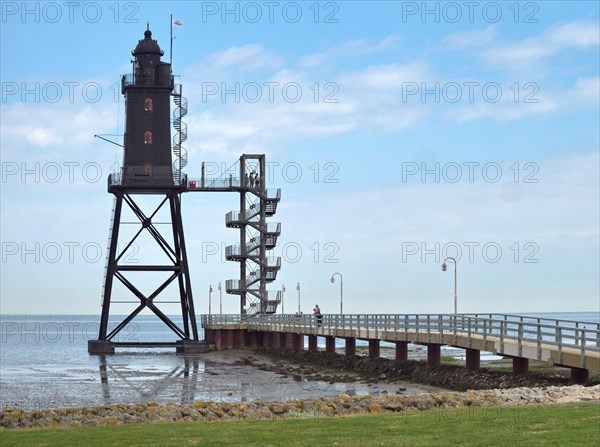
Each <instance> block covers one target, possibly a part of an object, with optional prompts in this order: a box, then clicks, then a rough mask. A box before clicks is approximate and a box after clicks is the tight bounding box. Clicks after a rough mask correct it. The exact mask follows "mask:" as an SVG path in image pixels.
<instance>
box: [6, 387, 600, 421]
mask: <svg viewBox="0 0 600 447" xmlns="http://www.w3.org/2000/svg"><path fill="white" fill-rule="evenodd" d="M585 401H596V402H599V401H600V385H595V386H592V387H584V386H582V385H572V386H564V387H561V386H549V387H535V388H527V387H521V388H511V389H487V390H468V391H466V392H455V391H448V392H441V393H428V394H420V395H417V396H411V397H404V396H402V395H401V391H398V394H396V395H392V396H370V395H367V396H349V395H347V394H341V395H339V396H337V397H322V398H314V399H303V400H297V401H274V402H264V401H262V400H260V399H257V400H255V401H252V402H238V403H231V402H212V401H209V402H205V401H197V402H194V403H193V404H184V405H179V404H174V403H168V404H165V405H158V404H156V403H155V402H148V403H142V404H118V405H111V406H97V407H83V408H67V409H51V410H37V411H23V410H21V409H19V408H15V407H4V408H2V410H0V428H1V429H15V428H59V427H80V426H105V425H122V424H147V423H161V422H162V423H164V422H175V421H179V422H195V421H197V422H200V421H219V420H249V419H282V418H289V419H292V418H317V417H330V416H341V415H350V414H364V413H393V412H402V411H415V410H418V411H422V410H429V409H445V408H457V409H463V408H464V409H469V408H473V407H480V406H489V405H500V406H515V405H536V404H537V405H539V404H553V403H568V402H585Z"/></svg>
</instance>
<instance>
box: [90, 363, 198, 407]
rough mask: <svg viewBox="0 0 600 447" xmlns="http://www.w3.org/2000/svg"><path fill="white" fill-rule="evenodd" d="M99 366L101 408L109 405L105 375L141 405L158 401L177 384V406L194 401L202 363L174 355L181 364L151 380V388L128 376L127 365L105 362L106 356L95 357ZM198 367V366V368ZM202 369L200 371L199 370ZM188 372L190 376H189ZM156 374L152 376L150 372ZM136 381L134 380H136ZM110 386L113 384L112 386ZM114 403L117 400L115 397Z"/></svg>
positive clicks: (129, 372)
mask: <svg viewBox="0 0 600 447" xmlns="http://www.w3.org/2000/svg"><path fill="white" fill-rule="evenodd" d="M113 357H116V355H115V356H113ZM98 358H99V361H100V364H99V366H98V368H99V371H100V384H101V387H102V396H103V398H104V403H105V405H110V404H111V403H112V402H111V393H110V388H111V387H110V386H109V380H108V378H109V376H110V377H111V379H112V380H113V382H120V383H121V384H126V385H127V387H128V388H130V389H132V390H134V391H135V393H136V394H137V396H138V399H136V400H140V401H143V402H149V401H153V400H161V398H162V397H164V394H165V390H166V389H167V388H172V387H173V386H177V385H178V384H180V386H181V403H182V404H188V403H193V402H194V401H195V399H196V388H197V383H198V378H199V375H200V372H201V369H202V370H204V364H203V363H204V362H201V360H200V358H199V357H195V356H177V357H176V358H178V359H183V365H177V366H175V367H173V368H172V369H171V371H168V372H166V373H165V375H164V376H163V377H161V378H160V379H159V380H158V381H156V380H152V381H151V384H152V386H151V387H148V386H147V385H146V384H147V383H148V381H147V380H143V378H142V380H139V379H140V377H136V375H132V373H131V371H130V370H129V368H128V367H127V366H125V367H122V366H119V364H116V363H115V364H111V362H110V361H109V360H108V359H109V357H107V356H106V355H100V356H98ZM201 364H202V365H201ZM201 366H202V368H201ZM190 373H191V374H190ZM154 374H156V373H154ZM136 379H137V380H136ZM113 387H114V385H113ZM116 399H117V401H119V397H117V396H116Z"/></svg>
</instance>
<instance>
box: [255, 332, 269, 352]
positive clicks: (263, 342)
mask: <svg viewBox="0 0 600 447" xmlns="http://www.w3.org/2000/svg"><path fill="white" fill-rule="evenodd" d="M256 344H257V345H258V347H259V348H266V347H267V334H266V333H265V332H262V331H261V332H257V333H256Z"/></svg>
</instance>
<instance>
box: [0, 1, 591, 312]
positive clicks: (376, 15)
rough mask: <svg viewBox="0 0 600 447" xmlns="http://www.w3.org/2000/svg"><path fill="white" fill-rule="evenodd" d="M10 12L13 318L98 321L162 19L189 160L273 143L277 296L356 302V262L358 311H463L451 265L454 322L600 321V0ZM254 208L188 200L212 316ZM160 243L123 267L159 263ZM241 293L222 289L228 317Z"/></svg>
mask: <svg viewBox="0 0 600 447" xmlns="http://www.w3.org/2000/svg"><path fill="white" fill-rule="evenodd" d="M1 12H2V18H1V23H0V26H1V31H0V58H1V60H0V65H1V67H0V77H1V86H2V98H1V104H0V112H1V115H0V118H1V123H0V130H1V132H0V133H1V136H0V145H1V168H2V179H1V183H0V187H1V222H0V223H1V228H0V232H1V241H2V260H1V265H0V267H1V278H0V282H1V289H0V292H1V297H0V312H1V313H2V314H14V313H21V314H45V313H51V314H98V313H99V312H100V299H101V295H102V282H103V277H104V271H105V257H106V244H107V235H108V229H109V224H110V219H111V210H112V203H113V197H112V196H111V195H110V194H108V192H107V190H106V178H107V176H108V175H109V173H110V172H114V171H115V170H117V169H118V168H119V166H120V163H121V162H122V157H123V154H122V149H121V148H119V147H118V146H115V145H112V144H110V143H107V142H106V141H103V140H101V139H98V138H94V135H95V134H100V135H104V136H105V138H108V139H111V140H113V141H117V142H122V134H123V128H124V116H125V115H124V114H125V108H124V100H123V97H122V95H121V94H120V77H121V75H122V74H124V73H129V72H130V71H131V59H132V56H131V51H132V50H133V48H134V47H135V45H136V44H137V42H138V40H139V39H142V38H143V33H144V31H145V29H146V26H147V24H149V27H150V29H151V31H152V37H153V38H154V39H156V40H157V41H158V43H159V45H160V46H161V48H162V49H163V50H165V55H164V56H163V60H167V61H168V58H169V47H170V45H169V42H170V23H171V21H170V16H171V15H172V16H173V19H174V20H175V19H176V20H178V21H180V22H182V23H183V25H182V26H176V27H175V28H173V36H174V39H173V52H172V60H173V71H174V73H175V75H176V82H178V83H181V84H182V85H183V95H184V96H185V97H186V98H187V100H188V104H189V114H188V115H187V116H186V117H185V118H184V121H185V122H186V123H187V125H188V135H189V137H188V141H187V142H186V143H185V146H186V148H187V150H188V154H189V162H188V166H187V167H186V169H185V172H186V173H187V174H188V176H189V177H190V178H193V177H199V176H200V169H201V164H202V162H205V166H206V169H207V173H209V174H210V175H213V176H218V175H221V174H223V173H224V172H225V170H226V169H227V167H229V166H232V165H234V164H235V163H236V161H237V160H238V159H239V157H240V155H241V154H244V153H246V154H256V153H258V154H266V158H267V164H268V174H269V175H268V178H267V181H268V187H269V188H281V195H282V199H281V203H280V204H279V208H278V211H277V214H276V215H275V216H274V217H273V218H272V219H270V220H271V221H275V222H281V223H282V234H281V237H280V239H279V245H278V246H277V247H276V248H275V250H274V253H273V256H281V257H282V269H281V271H280V272H279V275H278V277H277V281H275V282H274V283H272V284H270V286H269V289H270V290H279V289H280V288H281V287H282V286H283V285H285V288H286V292H285V294H284V310H285V311H286V312H293V311H295V310H296V309H297V307H298V301H299V300H300V306H301V309H302V310H303V311H304V312H305V313H306V312H310V311H311V309H312V307H313V306H314V304H315V303H319V304H320V307H321V309H322V311H323V312H324V313H336V312H339V310H340V283H339V280H338V279H339V278H338V277H336V282H335V283H334V284H332V283H331V282H330V278H331V275H332V274H333V273H335V272H338V273H340V274H341V275H342V277H343V302H344V312H345V313H450V312H452V311H453V294H454V275H453V269H454V265H453V264H452V262H451V261H449V265H448V267H449V268H448V270H447V271H446V272H443V271H442V269H441V264H442V262H443V261H444V259H445V258H446V257H452V258H455V259H456V260H457V263H456V268H457V287H458V311H459V312H465V313H467V312H468V313H474V312H479V313H491V312H510V313H519V312H567V311H600V305H599V299H600V298H599V297H600V285H599V283H600V280H599V271H600V260H599V252H600V250H599V248H600V247H599V245H600V244H599V227H600V222H599V220H600V208H599V203H600V197H599V195H600V191H599V188H600V187H599V184H600V179H599V171H600V162H599V152H600V142H599V140H600V138H599V137H600V135H599V134H600V129H599V126H600V124H599V123H600V116H599V115H600V112H599V103H600V77H599V67H600V48H599V45H600V26H599V4H598V2H593V1H590V2H586V1H582V2H560V1H553V2H426V3H424V2H401V1H368V2H366V1H339V2H327V1H324V2H314V1H310V2H285V1H284V2H225V3H224V2H177V1H174V2H48V3H44V2H13V1H3V2H1ZM144 200H146V201H147V202H148V205H151V202H152V201H153V198H152V197H147V198H145V199H144ZM238 201H239V199H238V197H237V195H236V194H234V193H218V194H217V193H198V192H194V193H186V194H184V195H183V198H182V202H183V219H184V227H185V234H186V242H187V246H188V252H189V261H190V272H191V278H192V290H193V293H194V299H195V303H196V310H197V313H207V311H208V298H209V292H208V291H209V287H210V286H212V287H213V290H214V292H213V294H212V300H213V301H212V304H213V312H215V307H214V306H216V305H217V303H218V299H219V296H218V291H217V285H218V283H219V282H222V283H223V284H224V281H225V280H227V279H234V278H237V274H238V265H237V264H236V263H234V262H226V261H225V259H224V248H225V246H226V245H230V244H234V243H235V242H236V240H237V238H238V233H237V232H236V231H235V230H232V229H227V228H225V219H224V215H225V214H226V213H227V212H229V211H231V210H235V209H236V208H237V206H238ZM134 228H135V226H134V225H129V227H128V229H130V231H133V229H134ZM125 242H126V241H120V243H125ZM145 242H148V239H143V238H142V239H140V241H139V246H136V247H135V250H134V252H132V253H130V255H129V259H128V262H132V263H137V262H139V263H147V262H149V260H151V259H154V257H155V256H157V254H156V252H155V250H154V249H153V247H152V246H151V244H146V243H145ZM153 250H154V251H153ZM139 280H140V281H141V282H142V283H143V284H142V286H141V287H146V288H148V290H150V289H151V288H152V281H154V280H155V279H154V278H153V279H152V280H151V279H146V278H139ZM297 284H300V292H298V290H297ZM168 291H169V292H168V293H171V294H173V293H174V291H173V290H170V289H168ZM119 293H121V292H119ZM119 296H120V295H119ZM238 300H239V298H238V297H237V296H234V295H227V294H225V293H223V296H222V305H223V312H224V313H235V312H237V310H238V309H239V301H238ZM128 306H129V307H128ZM169 306H171V307H169ZM133 307H135V305H133V304H129V305H128V304H119V305H115V306H114V307H113V308H112V311H113V312H116V313H126V312H128V311H130V310H131V309H132V308H133ZM164 309H165V310H166V312H167V313H176V312H177V306H176V305H175V306H173V305H168V304H167V305H165V307H164Z"/></svg>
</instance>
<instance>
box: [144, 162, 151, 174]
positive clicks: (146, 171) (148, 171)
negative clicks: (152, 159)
mask: <svg viewBox="0 0 600 447" xmlns="http://www.w3.org/2000/svg"><path fill="white" fill-rule="evenodd" d="M144 176H146V177H152V164H151V163H146V164H145V165H144Z"/></svg>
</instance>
